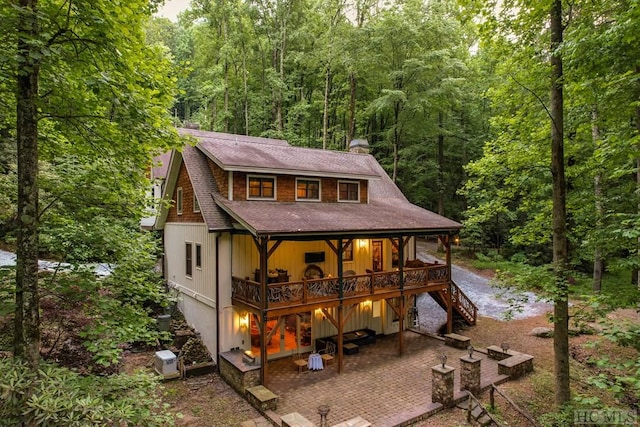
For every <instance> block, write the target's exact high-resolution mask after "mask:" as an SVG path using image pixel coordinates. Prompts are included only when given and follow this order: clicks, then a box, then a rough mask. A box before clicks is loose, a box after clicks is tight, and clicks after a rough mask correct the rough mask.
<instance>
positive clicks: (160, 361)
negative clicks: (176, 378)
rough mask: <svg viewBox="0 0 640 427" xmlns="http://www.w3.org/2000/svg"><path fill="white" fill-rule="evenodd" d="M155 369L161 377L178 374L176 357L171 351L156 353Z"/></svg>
mask: <svg viewBox="0 0 640 427" xmlns="http://www.w3.org/2000/svg"><path fill="white" fill-rule="evenodd" d="M154 368H155V370H156V372H157V373H159V374H160V375H165V376H166V375H172V374H176V373H177V372H178V363H177V358H176V355H175V354H174V353H173V352H172V351H171V350H162V351H156V360H155V364H154Z"/></svg>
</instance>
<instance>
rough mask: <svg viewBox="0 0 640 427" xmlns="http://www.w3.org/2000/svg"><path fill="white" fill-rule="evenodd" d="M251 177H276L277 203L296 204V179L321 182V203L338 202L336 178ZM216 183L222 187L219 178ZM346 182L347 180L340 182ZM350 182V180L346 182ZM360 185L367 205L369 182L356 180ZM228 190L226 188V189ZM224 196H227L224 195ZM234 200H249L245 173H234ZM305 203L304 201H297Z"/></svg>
mask: <svg viewBox="0 0 640 427" xmlns="http://www.w3.org/2000/svg"><path fill="white" fill-rule="evenodd" d="M249 175H251V176H267V177H275V182H276V201H277V202H290V203H296V179H309V180H318V181H320V188H321V195H320V201H321V202H323V203H337V202H338V179H336V178H318V177H315V176H304V175H300V176H293V175H266V174H249ZM216 181H217V182H218V185H220V183H219V181H218V179H217V177H216ZM340 181H345V180H342V179H341V180H340ZM346 181H349V180H346ZM354 182H359V183H360V203H367V200H368V184H369V183H368V181H367V180H365V179H362V180H355V181H354ZM225 188H226V187H225ZM223 196H226V194H225V193H223ZM233 200H238V201H244V200H247V174H246V173H245V172H233ZM297 203H303V201H297Z"/></svg>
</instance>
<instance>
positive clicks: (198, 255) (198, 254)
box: [196, 243, 202, 268]
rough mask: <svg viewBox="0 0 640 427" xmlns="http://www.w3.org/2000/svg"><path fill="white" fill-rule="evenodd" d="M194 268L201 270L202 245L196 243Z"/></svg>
mask: <svg viewBox="0 0 640 427" xmlns="http://www.w3.org/2000/svg"><path fill="white" fill-rule="evenodd" d="M196 268H202V245H201V244H200V243H196Z"/></svg>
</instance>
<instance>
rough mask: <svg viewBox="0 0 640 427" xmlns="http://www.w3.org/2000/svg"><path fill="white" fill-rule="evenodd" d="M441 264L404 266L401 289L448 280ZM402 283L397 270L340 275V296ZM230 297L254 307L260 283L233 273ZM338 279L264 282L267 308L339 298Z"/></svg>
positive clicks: (256, 303)
mask: <svg viewBox="0 0 640 427" xmlns="http://www.w3.org/2000/svg"><path fill="white" fill-rule="evenodd" d="M447 273H448V271H447V268H446V266H445V265H429V266H425V267H419V268H406V269H404V271H403V276H402V277H403V278H404V288H405V289H409V288H413V289H415V288H420V287H427V286H430V285H437V284H444V283H446V282H448V275H447ZM401 283H403V282H402V280H401V277H400V272H399V271H397V270H394V271H376V272H370V273H366V274H357V275H354V276H345V277H343V278H342V291H343V298H351V297H354V296H355V297H357V296H364V295H368V294H374V293H378V292H387V291H395V290H398V289H401V286H400V284H401ZM231 287H232V296H233V298H235V299H237V300H239V301H242V302H245V303H247V304H250V305H255V306H256V307H258V306H259V305H260V302H261V299H262V296H261V295H260V283H259V282H256V281H254V280H250V279H249V278H248V277H246V278H240V277H236V276H233V277H232V280H231ZM339 291H340V280H339V278H338V277H330V276H326V277H323V278H319V279H306V278H303V279H302V280H299V281H292V282H276V283H269V284H267V295H266V297H267V303H268V304H267V305H268V307H270V308H271V307H281V306H286V305H290V304H306V303H308V302H320V301H328V300H336V299H339V297H340V295H339Z"/></svg>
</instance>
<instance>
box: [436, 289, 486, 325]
mask: <svg viewBox="0 0 640 427" xmlns="http://www.w3.org/2000/svg"><path fill="white" fill-rule="evenodd" d="M448 294H449V290H448V289H443V290H439V291H433V292H429V295H431V297H432V298H433V299H434V300H435V301H436V302H437V303H438V305H439V306H440V307H442V308H443V309H445V310H446V309H447V307H448V306H449V295H448ZM451 302H452V304H453V315H454V317H457V318H459V319H462V320H463V321H464V322H465V323H467V324H468V325H475V324H476V319H477V317H478V307H477V306H476V305H475V304H474V303H473V301H471V299H469V297H468V296H467V295H466V294H465V293H464V292H463V291H462V289H460V288H459V287H458V285H456V284H455V282H453V281H451Z"/></svg>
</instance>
